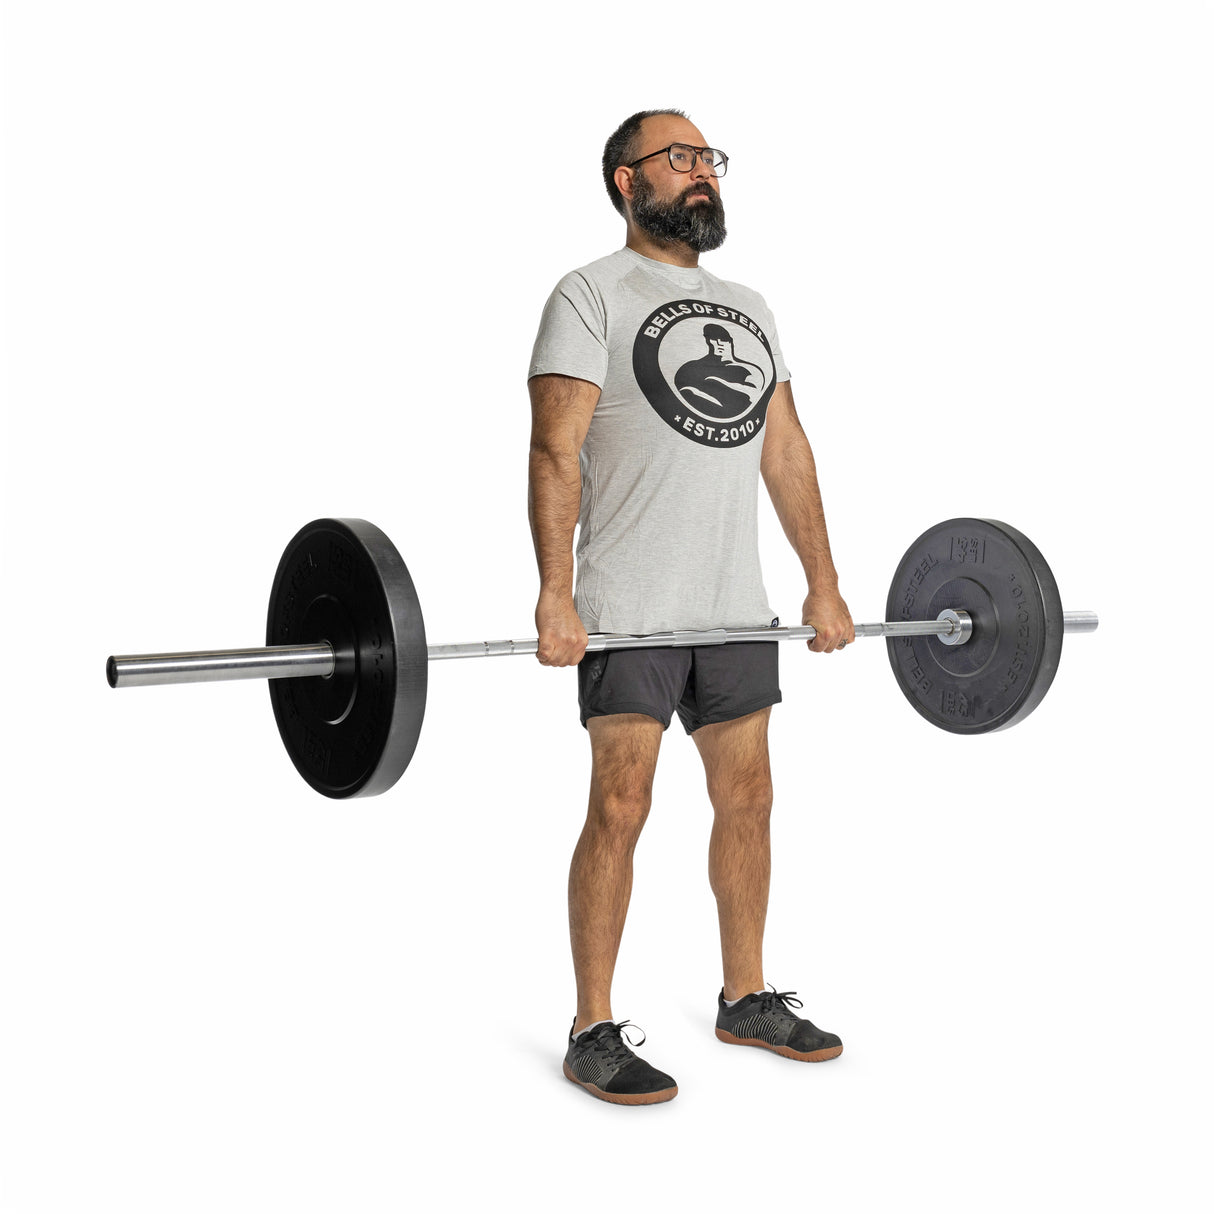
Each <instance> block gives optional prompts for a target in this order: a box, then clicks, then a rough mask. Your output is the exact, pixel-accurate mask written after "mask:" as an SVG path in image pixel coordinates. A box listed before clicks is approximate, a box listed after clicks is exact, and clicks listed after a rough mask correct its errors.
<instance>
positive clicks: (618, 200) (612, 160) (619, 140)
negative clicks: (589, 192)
mask: <svg viewBox="0 0 1214 1214" xmlns="http://www.w3.org/2000/svg"><path fill="white" fill-rule="evenodd" d="M661 114H669V115H670V116H671V117H672V118H687V115H686V114H684V113H683V111H682V110H637V112H636V113H635V114H633V115H632V117H631V118H625V119H624V121H623V122H621V123H620V125H619V126H618V127H616V129H615V133H614V134H613V135H612V136H611V138H610V139H608V140H607V145H606V147H604V148H603V184H604V185H605V186H606V187H607V197H608V198H610V199H611V205H612V206H613V207H615V209H616V210H617V211H619V213H620V214H621V215H623V214H624V195H623V194H621V193H620V191H619V190H618V189H617V188H616V184H615V171H616V169H618V168H619V167H620V165H622V164H630V163H631V162H632V161H634V160H639V159H640V151H639V149H638V148H637V146H636V139H637V136H638V135H639V134H640V133H641V123H642V122H644V121H645V119H646V118H657V117H658V116H659V115H661ZM687 121H688V122H690V121H691V119H690V118H687Z"/></svg>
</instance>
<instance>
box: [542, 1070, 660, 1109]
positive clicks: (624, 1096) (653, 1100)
mask: <svg viewBox="0 0 1214 1214" xmlns="http://www.w3.org/2000/svg"><path fill="white" fill-rule="evenodd" d="M561 1069H562V1070H563V1071H564V1072H565V1078H566V1079H568V1080H569V1082H570V1083H576V1084H577V1085H578V1087H580V1088H585V1089H586V1091H588V1092H589V1093H590V1094H591V1096H594V1097H595V1098H596V1099H598V1100H606V1101H607V1102H608V1104H663V1103H664V1102H665V1101H667V1100H673V1099H674V1098H675V1097H676V1096H677V1095H678V1094H679V1089H678V1087H677V1086H675V1087H673V1088H663V1089H662V1090H661V1091H660V1092H604V1091H603V1089H602V1088H600V1087H596V1086H595V1085H594V1084H593V1083H583V1082H582V1081H581V1080H580V1079H579V1078H578V1077H577V1076H576V1075H575V1074H574V1073H573V1072H572V1071H571V1070H570V1069H569V1063H567V1062H566V1063H564V1064H562V1067H561Z"/></svg>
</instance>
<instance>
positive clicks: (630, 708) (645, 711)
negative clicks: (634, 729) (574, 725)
mask: <svg viewBox="0 0 1214 1214" xmlns="http://www.w3.org/2000/svg"><path fill="white" fill-rule="evenodd" d="M628 713H639V714H640V715H641V716H643V717H652V718H653V719H654V720H655V721H657V722H658V724H659V725H661V727H662V729H663V730H667V729H669V728H670V722H671V721H672V720H673V719H674V717H673V714H672V715H671V716H669V717H663V716H662V715H661V714H660V713H658V712H657V711H656V709H655V708H654V707H653V705H652V704H629V703H624V704H613V705H612V707H611V709H610V711H607V710H603V709H598V710H596V711H594V712H584V713H582V728H583V729H585V728H586V722H587V721H589V720H590V719H591V718H592V717H619V716H625V715H627V714H628Z"/></svg>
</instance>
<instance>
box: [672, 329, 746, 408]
mask: <svg viewBox="0 0 1214 1214" xmlns="http://www.w3.org/2000/svg"><path fill="white" fill-rule="evenodd" d="M704 340H705V342H707V344H708V353H707V354H705V355H704V357H703V358H696V359H693V360H692V361H691V362H687V363H684V364H683V365H682V366H681V367H680V368H679V369H678V371H677V373H676V374H675V377H674V386H675V387H676V388H678V390H679V392H680V393H681V394H682V396H683V399H684V400H685V401H686V402H687V403H688V404H689V405H691V406H692V408H694V409H695V410H696V411H697V412H699V413H701V414H708V415H709V416H711V417H719V418H722V419H724V418H729V417H736V416H738V415H739V414H742V413H745V412H746V411H747V410H748V409H749V408H750V407H751V406H752V405H753V404H754V403H755V402H756V401H757V400H758V399H759V397H760V396H762V395H763V389H764V387H766V384H767V377H766V376H765V375H764V374H763V371H762V368H760V367H757V366H756V365H755V364H754V363H748V362H743V361H742V360H741V359H739V358H735V357H734V352H733V336H732V334H731V333H730V332H729V330H728V329H726V328H725V327H724V325H705V326H704Z"/></svg>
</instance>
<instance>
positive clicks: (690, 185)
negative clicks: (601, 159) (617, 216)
mask: <svg viewBox="0 0 1214 1214" xmlns="http://www.w3.org/2000/svg"><path fill="white" fill-rule="evenodd" d="M672 143H686V144H689V145H690V146H691V147H697V148H698V147H704V146H705V141H704V136H703V135H701V134H700V132H699V131H698V130H697V129H696V128H695V127H694V126H692V125H691V123H690V122H687V121H686V120H684V119H682V118H676V117H674V116H672V115H661V116H660V117H657V118H646V119H645V121H644V123H642V125H641V138H640V140H639V141H638V146H639V148H640V155H642V156H644V155H646V154H648V153H649V152H652V151H657V149H658V148H663V147H666V146H668V145H669V144H672ZM720 190H721V187H720V182H719V181H718V180H717V178H715V177H714V176H713V175H712V174H711V173H710V172H709V171H708V169H707V168H706V167H705V166H704V164H703V162H702V161H701V160H700V158H699V157H698V156H697V157H696V163H695V167H694V168H693V169H692V170H691V172H690V173H679V172H676V171H675V170H674V169H673V168H671V167H670V158H669V157H668V156H665V155H662V156H654V157H653V158H652V159H651V160H646V161H645V162H644V164H639V165H637V167H636V168H635V169H634V170H633V176H632V218H633V221H634V222H635V223H636V225H637V227H639V228H640V229H641V230H642V231H643V232H646V233H648V234H649V235H650V236H652V237H653V238H654V240H656V241H658V242H659V243H661V244H670V243H672V242H675V241H678V242H679V243H681V244H685V245H687V246H688V247H689V248H691V249H694V250H695V252H697V253H705V252H707V251H708V250H709V249H715V248H717V247H718V246H719V245H721V244H722V243H723V242H724V240H725V208H724V206H723V205H722V204H721V193H720Z"/></svg>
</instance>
